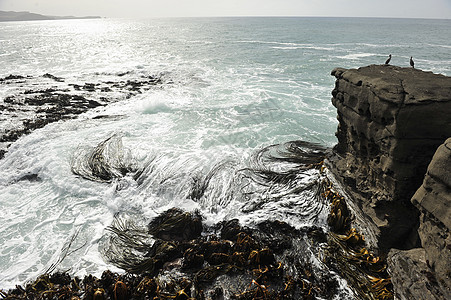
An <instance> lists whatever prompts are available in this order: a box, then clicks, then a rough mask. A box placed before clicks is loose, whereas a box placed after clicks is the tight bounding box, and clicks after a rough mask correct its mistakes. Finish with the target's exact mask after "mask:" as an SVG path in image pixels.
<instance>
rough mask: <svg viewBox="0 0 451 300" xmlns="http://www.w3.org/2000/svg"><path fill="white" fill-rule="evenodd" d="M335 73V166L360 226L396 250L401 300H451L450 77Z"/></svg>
mask: <svg viewBox="0 0 451 300" xmlns="http://www.w3.org/2000/svg"><path fill="white" fill-rule="evenodd" d="M332 75H334V76H335V77H336V78H337V80H336V84H335V89H334V90H333V92H332V95H333V98H332V103H333V104H334V106H335V107H337V112H338V120H339V126H338V130H337V133H336V135H337V138H338V144H337V145H336V146H335V147H334V151H333V153H332V155H331V157H330V159H329V167H330V169H331V171H332V173H334V174H335V175H336V177H337V178H338V180H341V181H342V183H343V186H344V189H345V191H346V192H347V193H348V194H349V195H350V196H351V197H352V198H353V200H354V201H355V204H356V208H357V209H358V210H359V211H360V212H361V213H363V216H364V218H366V222H367V223H364V224H363V225H362V224H360V226H363V227H367V228H366V230H368V231H369V232H371V233H374V234H375V235H376V237H377V244H378V246H379V247H380V248H381V249H382V250H385V251H389V249H391V250H390V252H389V255H388V265H389V269H390V273H391V275H392V283H393V286H394V291H395V294H396V296H397V298H400V299H451V236H450V228H451V172H450V170H451V138H448V137H450V136H451V77H446V76H443V75H437V74H433V73H430V72H423V71H421V70H417V69H414V68H400V67H396V66H389V65H371V66H367V67H362V68H359V69H349V70H347V69H341V68H337V69H334V70H333V71H332ZM447 138H448V139H447ZM439 146H440V147H439ZM437 147H439V148H438V149H437ZM434 153H435V154H434ZM431 160H432V161H431ZM425 174H426V175H425ZM360 222H361V221H360ZM361 223H362V222H361ZM409 249H410V250H409Z"/></svg>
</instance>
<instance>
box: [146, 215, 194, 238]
mask: <svg viewBox="0 0 451 300" xmlns="http://www.w3.org/2000/svg"><path fill="white" fill-rule="evenodd" d="M148 228H149V233H150V234H152V235H154V236H156V237H158V238H160V239H163V240H175V241H186V240H191V239H194V238H196V237H199V236H200V234H201V232H202V217H201V216H200V214H199V213H198V212H195V213H189V212H184V211H182V210H181V209H178V208H171V209H169V210H167V211H165V212H164V213H163V214H161V215H159V216H158V217H156V218H154V219H153V220H152V221H151V222H150V223H149V226H148Z"/></svg>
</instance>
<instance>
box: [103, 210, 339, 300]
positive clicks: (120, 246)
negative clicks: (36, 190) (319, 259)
mask: <svg viewBox="0 0 451 300" xmlns="http://www.w3.org/2000/svg"><path fill="white" fill-rule="evenodd" d="M163 220H164V222H162V221H163ZM200 220H201V218H200V216H199V213H198V212H194V213H188V212H184V211H182V210H180V209H177V208H172V209H169V210H168V211H165V212H163V213H162V214H161V215H159V216H158V217H157V218H155V219H154V220H152V221H151V222H150V224H149V226H148V228H145V227H142V228H140V229H139V230H138V228H137V225H136V224H134V223H131V222H130V221H124V220H120V217H117V219H116V221H115V222H114V223H113V224H112V226H110V228H109V230H110V232H111V235H110V237H109V239H107V242H106V243H105V245H104V246H103V247H102V251H101V252H102V253H103V255H104V257H105V258H106V260H108V261H110V262H112V263H113V264H115V265H117V266H119V267H121V268H123V269H125V270H126V271H127V272H129V273H130V274H134V275H133V276H142V275H145V276H147V277H148V278H149V281H148V285H152V284H153V285H155V284H156V286H157V287H154V288H153V290H154V291H156V290H158V291H160V293H166V295H167V296H169V295H171V297H188V298H195V299H205V297H206V298H207V299H221V298H220V297H225V298H226V299H265V298H266V299H314V298H315V297H323V298H329V299H330V298H332V297H333V296H334V295H336V294H337V293H338V290H337V288H338V286H339V283H338V282H337V279H336V278H335V277H334V276H333V275H332V274H331V273H330V272H329V270H327V271H325V272H318V270H316V269H314V268H313V269H312V266H311V262H310V261H309V260H308V258H307V257H303V255H300V253H299V250H300V249H302V248H303V247H307V246H302V247H300V246H299V244H301V243H306V242H307V241H308V240H309V239H314V236H315V235H314V234H310V233H311V232H312V231H314V230H316V231H319V232H320V234H319V235H322V236H325V233H324V232H322V230H321V229H320V228H314V229H311V228H310V229H308V230H306V231H302V230H297V229H295V228H293V227H292V226H290V225H288V224H287V223H284V222H280V221H264V222H262V223H260V224H258V226H257V227H256V228H250V227H243V226H241V225H240V224H239V222H238V220H236V219H234V220H229V221H222V222H220V223H218V224H216V225H214V226H212V227H206V226H205V224H204V225H203V226H202V224H201V223H199V222H200ZM174 224H177V226H174ZM182 225H184V226H182ZM175 228H177V229H175ZM196 228H197V229H196ZM199 228H202V229H203V231H202V234H201V232H200V231H199ZM162 232H164V233H165V234H162ZM167 232H171V235H170V239H169V236H168V235H167V234H166V233H167ZM146 233H147V234H148V236H146ZM176 235H177V236H176ZM158 236H160V237H158ZM161 237H163V238H164V239H163V238H161ZM137 239H139V240H141V241H142V242H141V243H137V242H136V240H137ZM318 243H320V242H318ZM130 276H132V275H130ZM167 280H169V281H172V282H174V283H173V284H176V285H178V286H179V287H181V286H183V284H181V282H189V283H190V284H189V289H187V288H186V287H183V288H181V290H183V291H182V292H181V290H179V291H178V293H179V294H178V295H177V294H174V292H175V290H171V291H167V292H166V291H165V290H166V289H167V287H166V286H165V285H162V282H166V281H167ZM182 294H183V295H185V294H186V296H182ZM188 298H186V299H188ZM177 299H178V298H177ZM180 299H185V298H180Z"/></svg>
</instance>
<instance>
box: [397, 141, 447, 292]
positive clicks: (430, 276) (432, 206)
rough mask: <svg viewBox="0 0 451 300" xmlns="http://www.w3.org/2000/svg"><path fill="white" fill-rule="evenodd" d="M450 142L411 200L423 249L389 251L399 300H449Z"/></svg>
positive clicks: (435, 159)
mask: <svg viewBox="0 0 451 300" xmlns="http://www.w3.org/2000/svg"><path fill="white" fill-rule="evenodd" d="M450 170H451V138H449V139H447V140H446V142H445V143H444V144H443V145H441V146H440V147H439V148H438V149H437V152H436V153H435V155H434V157H433V158H432V161H431V163H430V164H429V166H428V169H427V173H426V176H425V177H424V181H423V184H422V185H421V187H420V188H419V189H418V190H417V192H416V193H415V195H414V196H413V197H412V203H413V204H414V205H415V206H416V207H417V208H418V209H419V211H420V212H421V216H420V226H419V229H418V232H419V235H420V239H421V245H422V247H423V248H420V249H412V250H409V251H398V250H392V251H391V252H390V253H389V264H390V270H391V273H392V280H393V282H394V283H395V282H396V283H397V284H395V292H396V294H397V296H398V297H399V298H400V299H451V235H450V229H451V172H450Z"/></svg>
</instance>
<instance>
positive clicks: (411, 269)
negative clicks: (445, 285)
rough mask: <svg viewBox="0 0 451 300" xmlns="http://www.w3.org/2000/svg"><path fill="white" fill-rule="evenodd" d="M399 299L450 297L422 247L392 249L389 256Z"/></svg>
mask: <svg viewBox="0 0 451 300" xmlns="http://www.w3.org/2000/svg"><path fill="white" fill-rule="evenodd" d="M387 260H388V263H389V265H390V274H391V280H392V283H393V287H394V292H395V296H396V298H397V299H401V300H409V299H428V300H429V299H431V300H432V299H450V298H449V294H448V296H446V294H444V293H443V292H442V291H441V290H440V288H439V287H438V285H437V279H436V278H435V275H434V273H433V270H432V269H431V268H430V267H429V266H428V263H427V260H426V257H425V251H424V249H422V248H416V249H411V250H405V251H403V250H396V249H393V250H391V251H390V253H389V256H388V258H387Z"/></svg>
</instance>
